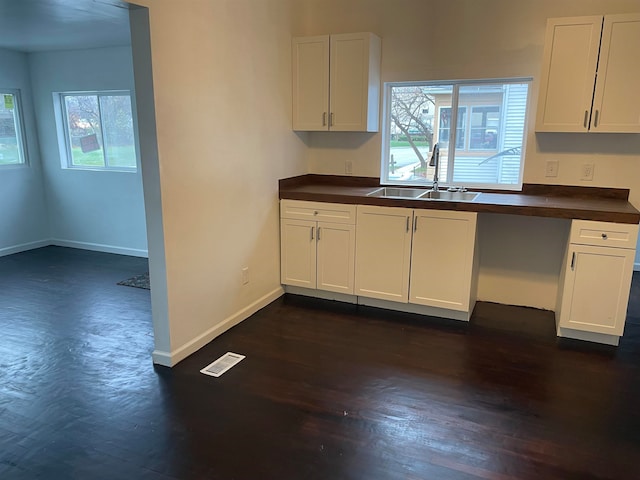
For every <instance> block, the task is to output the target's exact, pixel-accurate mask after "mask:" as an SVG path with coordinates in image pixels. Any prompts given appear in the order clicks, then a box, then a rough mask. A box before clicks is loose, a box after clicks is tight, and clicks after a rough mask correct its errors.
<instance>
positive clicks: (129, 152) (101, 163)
mask: <svg viewBox="0 0 640 480" xmlns="http://www.w3.org/2000/svg"><path fill="white" fill-rule="evenodd" d="M61 97H62V99H63V104H64V112H65V113H64V117H65V122H66V134H67V140H68V151H69V166H70V167H89V168H91V167H95V168H104V169H110V168H111V169H135V168H136V163H137V162H136V150H135V135H134V131H133V118H132V114H131V97H130V95H129V94H128V93H127V94H122V93H95V94H94V93H91V94H62V95H61Z"/></svg>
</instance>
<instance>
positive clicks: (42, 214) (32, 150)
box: [0, 49, 49, 255]
mask: <svg viewBox="0 0 640 480" xmlns="http://www.w3.org/2000/svg"><path fill="white" fill-rule="evenodd" d="M0 88H12V89H15V88H17V89H19V90H20V97H21V99H22V113H23V117H24V118H23V121H24V129H25V134H26V141H27V145H26V146H27V155H28V161H29V164H28V165H27V166H19V167H9V166H5V167H1V168H0V205H2V208H0V255H5V254H9V253H14V252H17V251H21V250H25V249H29V248H33V247H36V246H41V245H45V244H47V242H48V238H49V225H48V220H47V211H46V207H45V202H44V193H43V192H44V191H43V187H42V175H41V164H40V149H39V146H38V139H37V135H36V128H35V118H34V113H33V101H32V96H31V84H30V80H29V67H28V63H27V56H26V54H24V53H20V52H14V51H11V50H5V49H0Z"/></svg>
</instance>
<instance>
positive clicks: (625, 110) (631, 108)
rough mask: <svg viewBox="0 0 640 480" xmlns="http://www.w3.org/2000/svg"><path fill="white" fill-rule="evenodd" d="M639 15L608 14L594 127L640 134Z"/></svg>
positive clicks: (593, 129) (594, 106) (599, 64)
mask: <svg viewBox="0 0 640 480" xmlns="http://www.w3.org/2000/svg"><path fill="white" fill-rule="evenodd" d="M638 49H640V14H624V15H606V16H605V17H604V28H603V31H602V45H601V48H600V59H599V63H598V81H597V82H596V90H595V96H594V99H593V115H592V118H591V130H592V131H594V132H614V133H640V88H639V86H638V82H639V79H640V61H638V55H639V52H638Z"/></svg>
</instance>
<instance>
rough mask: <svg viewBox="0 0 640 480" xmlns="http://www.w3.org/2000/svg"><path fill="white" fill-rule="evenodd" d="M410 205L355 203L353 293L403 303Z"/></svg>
mask: <svg viewBox="0 0 640 480" xmlns="http://www.w3.org/2000/svg"><path fill="white" fill-rule="evenodd" d="M412 222H413V209H411V208H396V207H376V206H369V205H358V213H357V221H356V225H357V227H356V231H357V235H356V289H355V293H356V295H361V296H363V297H369V298H378V299H381V300H391V301H393V302H404V303H406V302H407V300H408V298H409V297H408V296H409V266H410V262H411V224H412Z"/></svg>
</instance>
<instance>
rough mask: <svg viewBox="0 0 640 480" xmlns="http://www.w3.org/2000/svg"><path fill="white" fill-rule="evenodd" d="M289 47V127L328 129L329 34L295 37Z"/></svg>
mask: <svg viewBox="0 0 640 480" xmlns="http://www.w3.org/2000/svg"><path fill="white" fill-rule="evenodd" d="M292 48H293V59H292V62H293V65H292V68H293V129H294V130H304V131H314V130H328V128H329V126H328V125H329V118H328V115H329V112H328V108H329V36H328V35H322V36H318V37H298V38H294V39H293V41H292Z"/></svg>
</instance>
